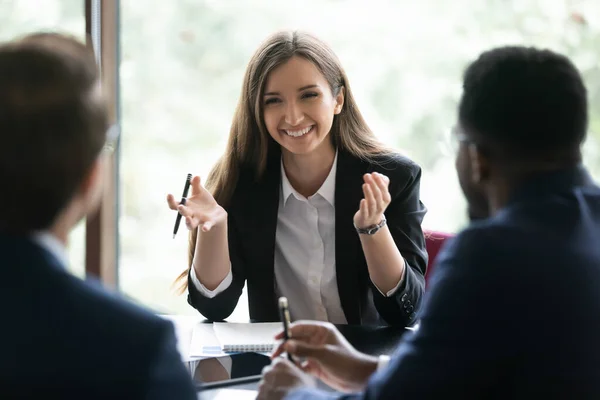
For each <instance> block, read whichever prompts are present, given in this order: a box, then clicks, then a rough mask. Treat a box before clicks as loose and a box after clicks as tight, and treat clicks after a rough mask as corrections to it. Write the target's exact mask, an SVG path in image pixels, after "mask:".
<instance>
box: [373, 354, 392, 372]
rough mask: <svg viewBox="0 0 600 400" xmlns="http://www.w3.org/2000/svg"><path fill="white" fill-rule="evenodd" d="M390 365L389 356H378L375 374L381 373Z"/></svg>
mask: <svg viewBox="0 0 600 400" xmlns="http://www.w3.org/2000/svg"><path fill="white" fill-rule="evenodd" d="M389 363H390V356H385V355H380V356H379V359H378V360H377V370H376V371H377V372H378V371H381V370H382V369H384V368H385V367H387V365H388V364H389Z"/></svg>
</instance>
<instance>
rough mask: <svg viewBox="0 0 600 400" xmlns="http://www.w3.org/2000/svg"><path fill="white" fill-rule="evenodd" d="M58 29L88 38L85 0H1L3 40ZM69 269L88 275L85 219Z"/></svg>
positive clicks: (76, 233) (72, 243)
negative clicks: (86, 268)
mask: <svg viewBox="0 0 600 400" xmlns="http://www.w3.org/2000/svg"><path fill="white" fill-rule="evenodd" d="M39 30H43V31H59V32H62V33H68V34H71V35H74V36H76V37H77V38H79V39H80V40H84V39H85V12H84V2H83V0H0V41H3V40H10V39H13V38H15V37H18V36H20V35H24V34H27V33H30V32H33V31H39ZM68 252H69V259H70V260H69V261H70V265H69V266H70V268H71V270H72V272H73V273H75V274H76V275H77V276H80V277H83V276H84V275H85V221H82V222H80V223H79V224H78V225H77V227H76V228H75V229H74V231H73V232H72V233H71V235H70V237H69V248H68Z"/></svg>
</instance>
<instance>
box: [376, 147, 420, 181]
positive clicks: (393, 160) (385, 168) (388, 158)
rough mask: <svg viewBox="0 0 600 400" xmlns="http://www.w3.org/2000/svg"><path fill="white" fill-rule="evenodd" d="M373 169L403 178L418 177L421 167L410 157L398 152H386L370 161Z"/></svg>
mask: <svg viewBox="0 0 600 400" xmlns="http://www.w3.org/2000/svg"><path fill="white" fill-rule="evenodd" d="M370 164H371V167H372V169H373V170H374V171H376V172H379V173H381V174H384V175H387V176H390V177H395V178H404V179H413V180H414V179H418V178H419V177H420V175H421V167H420V166H419V165H418V164H417V163H416V162H414V161H413V160H411V159H410V158H408V157H406V156H404V155H402V154H399V153H387V154H383V155H378V156H375V157H373V158H372V159H371V161H370Z"/></svg>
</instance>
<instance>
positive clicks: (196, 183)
mask: <svg viewBox="0 0 600 400" xmlns="http://www.w3.org/2000/svg"><path fill="white" fill-rule="evenodd" d="M191 185H192V196H194V195H198V194H200V193H202V191H203V190H204V187H202V184H201V182H200V177H199V176H194V177H193V178H192V182H191Z"/></svg>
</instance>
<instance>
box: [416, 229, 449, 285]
mask: <svg viewBox="0 0 600 400" xmlns="http://www.w3.org/2000/svg"><path fill="white" fill-rule="evenodd" d="M423 233H424V234H425V246H426V247H427V254H429V262H428V263H427V272H426V273H425V285H427V282H428V280H429V277H430V276H431V273H432V271H433V266H434V263H435V259H436V257H437V255H438V253H439V252H440V249H441V248H442V245H443V244H444V242H445V241H446V239H449V238H451V237H452V236H454V235H452V234H450V233H445V232H437V231H428V230H425V231H423Z"/></svg>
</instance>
